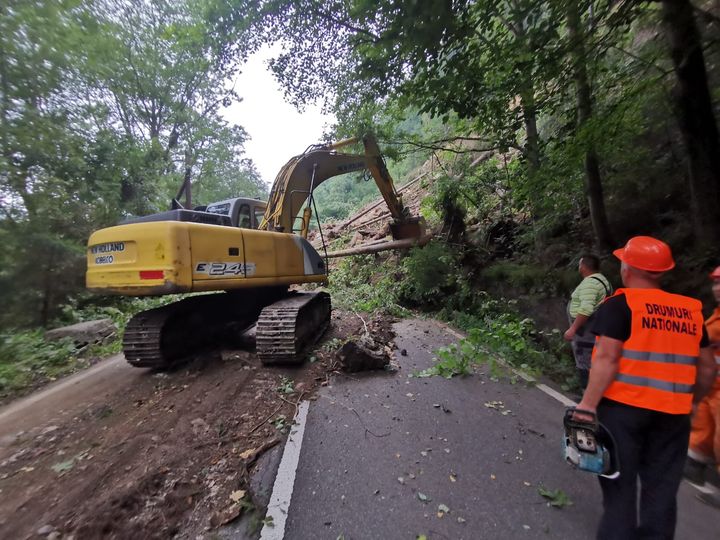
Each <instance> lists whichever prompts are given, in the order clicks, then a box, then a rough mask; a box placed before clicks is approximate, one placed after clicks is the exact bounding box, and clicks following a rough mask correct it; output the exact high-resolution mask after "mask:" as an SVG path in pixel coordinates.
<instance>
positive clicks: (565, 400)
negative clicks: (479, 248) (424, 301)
mask: <svg viewBox="0 0 720 540" xmlns="http://www.w3.org/2000/svg"><path fill="white" fill-rule="evenodd" d="M440 326H441V327H442V328H443V329H444V330H445V331H447V332H448V333H449V334H452V335H453V336H455V337H456V338H458V339H465V337H466V336H464V335H462V334H460V333H459V332H456V331H455V330H453V329H452V328H450V327H449V326H446V325H445V324H442V323H440ZM498 361H499V363H502V364H503V365H504V366H506V367H507V368H508V369H510V370H512V372H513V373H514V374H515V375H517V376H518V377H521V378H522V379H524V380H526V381H527V382H536V380H535V378H534V377H531V376H530V375H528V374H527V373H524V372H522V371H520V370H518V369H515V368H514V367H512V366H510V365H509V364H508V363H507V362H505V361H504V360H503V359H502V358H498ZM535 387H536V388H537V389H538V390H540V391H541V392H544V393H546V394H547V395H548V396H550V397H551V398H553V399H555V400H557V401H559V402H560V403H562V404H563V405H565V406H566V407H576V406H577V403H576V402H574V401H573V400H572V399H570V398H569V397H567V396H565V395H563V394H561V393H560V392H558V391H557V390H554V389H552V388H550V387H549V386H547V385H545V384H542V383H537V384H536V385H535ZM686 481H687V483H688V484H690V485H691V486H692V487H694V488H695V489H696V490H698V491H699V492H700V493H706V494H713V493H720V492H718V490H716V489H715V488H713V487H711V486H707V485H700V484H695V483H693V482H690V481H689V480H686Z"/></svg>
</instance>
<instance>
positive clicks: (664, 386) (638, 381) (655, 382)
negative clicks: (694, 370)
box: [615, 373, 695, 394]
mask: <svg viewBox="0 0 720 540" xmlns="http://www.w3.org/2000/svg"><path fill="white" fill-rule="evenodd" d="M615 380H616V381H620V382H624V383H628V384H634V385H635V386H648V387H650V388H657V389H658V390H665V391H667V392H675V393H677V394H692V393H693V390H694V389H695V385H694V384H680V383H673V382H668V381H662V380H660V379H651V378H649V377H636V376H634V375H625V374H624V373H618V374H617V376H616V377H615Z"/></svg>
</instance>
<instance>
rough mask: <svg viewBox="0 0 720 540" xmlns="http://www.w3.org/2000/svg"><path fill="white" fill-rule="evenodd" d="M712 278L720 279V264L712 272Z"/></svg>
mask: <svg viewBox="0 0 720 540" xmlns="http://www.w3.org/2000/svg"><path fill="white" fill-rule="evenodd" d="M710 279H720V266H718V267H717V268H716V269H715V270H713V271H712V272H710Z"/></svg>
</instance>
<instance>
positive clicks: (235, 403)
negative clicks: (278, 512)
mask: <svg viewBox="0 0 720 540" xmlns="http://www.w3.org/2000/svg"><path fill="white" fill-rule="evenodd" d="M391 323H392V321H391V320H385V319H377V320H373V321H368V320H365V321H363V320H362V319H360V318H359V317H358V316H357V315H355V314H353V313H345V312H341V311H338V310H335V311H334V312H333V319H332V324H331V326H330V328H329V329H328V331H327V332H326V333H325V335H324V336H323V338H322V340H321V341H320V342H319V343H318V344H317V345H316V346H315V348H314V350H313V352H312V353H311V354H310V356H311V359H313V360H314V361H312V362H310V361H306V362H305V363H304V364H303V365H302V366H299V367H292V368H290V367H283V368H279V367H264V366H262V365H261V364H260V362H259V361H258V359H257V357H256V356H255V355H254V354H252V353H251V352H248V351H242V350H223V351H214V352H206V353H204V354H202V355H197V356H195V357H193V359H191V360H190V361H189V362H188V363H186V364H183V365H182V366H180V367H178V368H175V369H173V370H172V371H165V372H154V371H149V370H145V372H144V373H141V374H140V375H139V376H133V377H131V378H130V381H129V382H128V381H124V380H118V381H117V387H116V388H112V389H111V390H110V391H109V392H108V391H102V392H99V393H98V394H97V395H93V394H92V393H90V395H89V396H82V400H81V402H80V403H77V402H76V401H77V396H73V395H72V393H70V394H68V395H67V396H65V397H64V398H63V399H65V398H66V399H67V404H68V410H70V411H71V414H70V415H67V414H66V415H64V416H63V415H60V414H59V412H60V408H58V414H57V415H56V416H53V411H50V414H49V415H48V411H44V414H45V415H46V416H47V418H51V420H50V421H45V422H41V423H38V425H25V426H22V430H21V431H19V432H16V433H13V434H8V433H2V434H0V435H2V436H4V437H5V438H6V439H7V438H8V437H11V442H10V443H9V444H7V445H6V446H4V447H0V537H1V538H14V539H15V538H17V539H20V538H31V537H32V538H37V537H39V536H45V537H48V538H76V539H80V538H82V539H85V538H101V537H102V538H108V537H110V538H128V539H129V538H169V537H177V538H196V537H198V536H200V537H207V536H211V535H213V534H214V533H213V531H214V530H215V529H216V528H217V527H218V526H220V525H222V524H224V523H226V522H229V521H232V520H233V519H235V518H237V517H238V515H239V514H240V513H242V512H245V513H253V512H254V513H255V514H256V516H257V519H258V521H259V519H261V518H262V516H263V515H264V509H263V508H256V507H255V506H256V505H255V502H254V501H253V493H252V492H251V491H252V490H251V489H250V488H249V485H250V482H249V479H250V476H251V475H252V473H253V467H255V466H256V461H257V459H258V458H259V457H260V456H261V455H262V454H263V453H264V452H266V451H268V450H269V449H271V448H273V447H274V446H275V445H278V444H280V443H282V441H283V440H284V437H285V436H286V432H287V431H288V427H289V424H290V423H291V422H292V418H293V415H294V413H295V408H296V404H297V403H298V402H299V401H300V400H301V399H312V396H313V391H314V390H315V389H317V388H318V387H320V386H323V385H326V384H328V378H329V376H330V374H331V373H332V372H334V371H336V369H337V363H336V360H335V355H334V352H335V351H336V350H337V348H338V347H339V346H340V345H341V344H342V342H344V341H345V340H347V339H348V338H352V337H353V336H359V335H361V334H362V333H364V332H365V330H366V327H367V329H368V330H369V331H370V332H371V333H372V334H373V335H374V336H375V337H376V339H377V340H378V341H381V342H385V343H389V342H390V341H391V339H392V331H391V329H390V325H391ZM313 357H314V358H313ZM132 373H133V375H134V374H135V371H133V372H132ZM288 380H291V381H292V383H291V384H288V383H287V381H288ZM33 406H35V407H37V406H42V402H40V403H39V404H35V405H32V404H31V405H28V407H33ZM243 492H245V494H244V497H243V498H242V499H241V500H240V502H239V503H237V502H235V501H234V500H233V498H234V499H238V498H239V497H240V496H241V495H243Z"/></svg>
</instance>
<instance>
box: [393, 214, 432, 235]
mask: <svg viewBox="0 0 720 540" xmlns="http://www.w3.org/2000/svg"><path fill="white" fill-rule="evenodd" d="M390 232H391V233H392V237H393V240H409V239H418V240H419V239H421V238H423V237H424V236H425V234H426V231H425V220H424V219H423V218H422V217H412V218H408V219H406V220H404V221H398V222H395V223H391V224H390Z"/></svg>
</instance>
